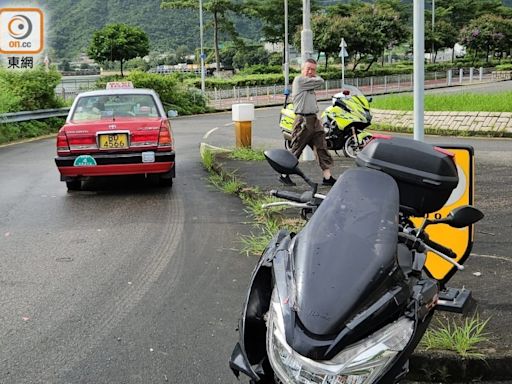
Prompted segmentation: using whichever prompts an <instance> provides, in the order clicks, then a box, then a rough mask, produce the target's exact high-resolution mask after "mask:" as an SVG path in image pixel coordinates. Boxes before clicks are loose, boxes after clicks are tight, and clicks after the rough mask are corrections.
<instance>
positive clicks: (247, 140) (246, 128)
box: [235, 121, 252, 148]
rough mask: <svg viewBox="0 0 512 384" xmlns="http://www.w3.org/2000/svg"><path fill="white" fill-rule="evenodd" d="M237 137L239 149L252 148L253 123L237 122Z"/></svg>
mask: <svg viewBox="0 0 512 384" xmlns="http://www.w3.org/2000/svg"><path fill="white" fill-rule="evenodd" d="M235 137H236V147H237V148H242V147H243V148H251V141H252V140H251V139H252V121H235Z"/></svg>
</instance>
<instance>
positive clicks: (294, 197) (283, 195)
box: [270, 189, 307, 203]
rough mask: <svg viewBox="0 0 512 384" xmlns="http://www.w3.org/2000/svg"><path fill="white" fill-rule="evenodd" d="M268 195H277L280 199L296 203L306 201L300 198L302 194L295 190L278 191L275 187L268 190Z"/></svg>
mask: <svg viewBox="0 0 512 384" xmlns="http://www.w3.org/2000/svg"><path fill="white" fill-rule="evenodd" d="M270 195H271V196H275V197H278V198H280V199H286V200H290V201H295V202H297V203H306V202H307V201H304V200H303V199H302V195H300V194H298V193H295V192H288V191H278V190H276V189H273V190H272V191H270Z"/></svg>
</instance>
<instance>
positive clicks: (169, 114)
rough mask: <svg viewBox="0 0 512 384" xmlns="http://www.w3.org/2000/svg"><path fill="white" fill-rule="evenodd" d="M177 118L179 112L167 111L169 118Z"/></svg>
mask: <svg viewBox="0 0 512 384" xmlns="http://www.w3.org/2000/svg"><path fill="white" fill-rule="evenodd" d="M176 116H178V111H175V110H174V109H171V110H169V111H167V117H176Z"/></svg>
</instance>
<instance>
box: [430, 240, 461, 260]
mask: <svg viewBox="0 0 512 384" xmlns="http://www.w3.org/2000/svg"><path fill="white" fill-rule="evenodd" d="M423 242H424V243H425V245H428V246H429V247H430V248H432V249H434V250H436V251H439V252H441V253H443V254H445V255H446V256H448V257H450V258H452V259H456V258H457V254H456V253H455V252H453V251H452V250H451V249H450V248H446V247H444V246H442V245H441V244H437V243H434V242H433V241H432V240H429V239H424V240H423Z"/></svg>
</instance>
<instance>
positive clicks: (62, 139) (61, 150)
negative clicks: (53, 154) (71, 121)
mask: <svg viewBox="0 0 512 384" xmlns="http://www.w3.org/2000/svg"><path fill="white" fill-rule="evenodd" d="M68 153H69V143H68V137H67V136H66V134H65V133H64V132H59V133H58V134H57V154H58V155H65V154H68Z"/></svg>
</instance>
